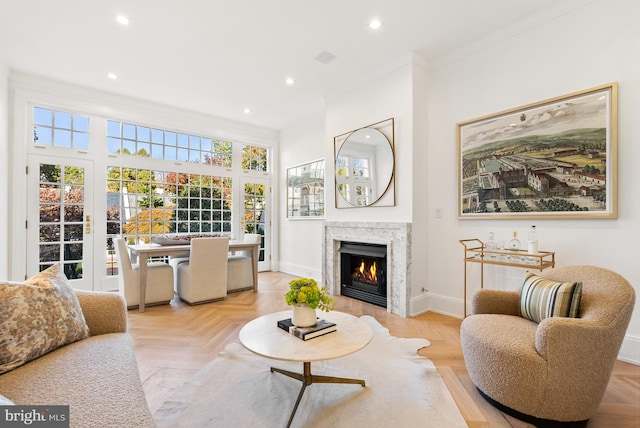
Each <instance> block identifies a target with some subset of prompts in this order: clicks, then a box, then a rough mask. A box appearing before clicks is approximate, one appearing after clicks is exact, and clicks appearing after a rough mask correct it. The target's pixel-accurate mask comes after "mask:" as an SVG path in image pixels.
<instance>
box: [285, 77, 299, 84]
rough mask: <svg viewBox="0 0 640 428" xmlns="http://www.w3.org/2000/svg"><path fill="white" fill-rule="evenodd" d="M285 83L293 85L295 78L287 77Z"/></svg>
mask: <svg viewBox="0 0 640 428" xmlns="http://www.w3.org/2000/svg"><path fill="white" fill-rule="evenodd" d="M285 82H286V84H287V85H293V84H294V83H296V81H295V80H293V77H287V80H285Z"/></svg>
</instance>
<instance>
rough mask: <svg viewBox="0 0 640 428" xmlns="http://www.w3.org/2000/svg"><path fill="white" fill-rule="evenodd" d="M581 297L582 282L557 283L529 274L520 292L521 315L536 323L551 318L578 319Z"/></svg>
mask: <svg viewBox="0 0 640 428" xmlns="http://www.w3.org/2000/svg"><path fill="white" fill-rule="evenodd" d="M581 296H582V283H580V282H555V281H550V280H548V279H544V278H542V277H539V276H537V275H535V274H533V273H531V272H527V273H525V277H524V283H523V284H522V291H521V292H520V315H521V316H522V317H524V318H526V319H529V320H531V321H535V322H540V321H542V320H543V319H545V318H549V317H571V318H576V317H577V316H578V306H579V305H580V297H581Z"/></svg>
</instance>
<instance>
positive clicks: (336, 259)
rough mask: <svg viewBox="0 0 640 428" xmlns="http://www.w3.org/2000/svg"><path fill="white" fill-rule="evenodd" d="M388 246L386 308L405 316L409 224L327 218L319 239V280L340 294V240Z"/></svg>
mask: <svg viewBox="0 0 640 428" xmlns="http://www.w3.org/2000/svg"><path fill="white" fill-rule="evenodd" d="M341 241H351V242H364V243H369V244H382V245H386V246H387V299H388V303H387V311H389V312H392V313H394V314H397V315H400V316H403V317H406V316H407V313H408V311H409V298H410V296H411V284H410V281H411V275H410V273H411V224H410V223H383V222H344V221H326V222H325V223H324V239H323V241H322V245H323V250H322V255H323V263H322V283H323V284H324V286H325V287H327V290H329V292H330V293H331V294H334V295H337V294H340V253H339V249H340V242H341Z"/></svg>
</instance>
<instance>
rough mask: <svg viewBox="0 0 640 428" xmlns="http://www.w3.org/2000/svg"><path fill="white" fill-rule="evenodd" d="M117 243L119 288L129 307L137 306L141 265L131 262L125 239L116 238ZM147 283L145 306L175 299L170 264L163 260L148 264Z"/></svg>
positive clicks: (138, 303) (138, 302)
mask: <svg viewBox="0 0 640 428" xmlns="http://www.w3.org/2000/svg"><path fill="white" fill-rule="evenodd" d="M115 243H116V245H115V247H116V257H117V260H118V289H119V291H120V294H122V295H123V296H124V299H125V301H126V302H127V308H128V309H133V308H137V307H138V306H139V305H140V269H139V266H138V265H137V264H132V263H131V258H130V257H129V250H128V249H127V243H126V242H125V240H124V239H122V238H116V239H115ZM147 284H148V285H147V289H146V292H145V299H144V300H145V302H144V304H145V306H153V305H162V304H166V303H169V302H170V301H171V300H172V299H173V297H174V291H173V269H172V268H171V266H169V265H168V264H166V263H162V262H152V263H149V264H147Z"/></svg>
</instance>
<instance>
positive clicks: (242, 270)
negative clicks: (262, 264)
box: [227, 233, 262, 292]
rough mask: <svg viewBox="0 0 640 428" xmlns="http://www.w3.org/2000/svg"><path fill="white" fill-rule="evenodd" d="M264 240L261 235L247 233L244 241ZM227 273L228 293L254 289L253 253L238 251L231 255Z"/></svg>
mask: <svg viewBox="0 0 640 428" xmlns="http://www.w3.org/2000/svg"><path fill="white" fill-rule="evenodd" d="M261 239H262V235H260V234H259V233H245V234H244V238H243V241H244V242H251V243H257V242H260V240H261ZM228 262H229V263H228V268H227V269H228V271H227V291H228V292H233V291H242V290H249V289H252V288H253V287H254V284H253V268H252V264H251V263H252V257H251V251H236V252H235V253H233V254H230V255H229V260H228Z"/></svg>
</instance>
